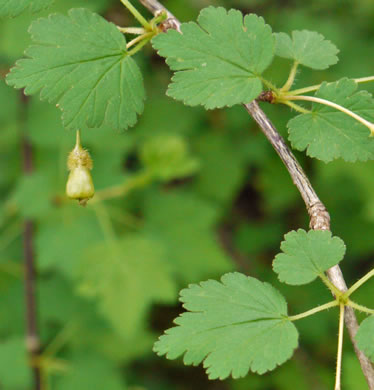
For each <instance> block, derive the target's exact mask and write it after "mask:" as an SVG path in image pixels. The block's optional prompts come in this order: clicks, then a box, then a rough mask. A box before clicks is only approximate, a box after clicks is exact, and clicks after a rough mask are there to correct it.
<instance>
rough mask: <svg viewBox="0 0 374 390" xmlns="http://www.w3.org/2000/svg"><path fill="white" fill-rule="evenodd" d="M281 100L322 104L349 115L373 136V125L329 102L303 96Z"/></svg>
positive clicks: (286, 97) (285, 97) (287, 97)
mask: <svg viewBox="0 0 374 390" xmlns="http://www.w3.org/2000/svg"><path fill="white" fill-rule="evenodd" d="M282 99H285V100H306V101H309V102H313V103H318V104H324V105H325V106H329V107H332V108H335V109H336V110H338V111H341V112H343V113H344V114H346V115H349V116H350V117H352V118H354V119H356V120H357V121H358V122H360V123H362V124H363V125H364V126H366V127H367V128H368V129H369V130H370V132H371V135H372V136H374V123H371V122H369V121H367V120H366V119H364V118H362V117H361V116H359V115H357V114H355V113H354V112H352V111H350V110H348V109H347V108H345V107H342V106H340V105H339V104H336V103H333V102H330V101H329V100H326V99H321V98H317V97H315V96H305V95H298V96H284V97H282Z"/></svg>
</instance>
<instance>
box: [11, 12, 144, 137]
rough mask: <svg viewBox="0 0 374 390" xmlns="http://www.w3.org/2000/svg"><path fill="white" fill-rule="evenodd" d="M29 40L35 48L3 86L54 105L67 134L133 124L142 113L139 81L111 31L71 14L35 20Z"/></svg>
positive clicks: (97, 20) (90, 16)
mask: <svg viewBox="0 0 374 390" xmlns="http://www.w3.org/2000/svg"><path fill="white" fill-rule="evenodd" d="M30 34H31V36H32V39H33V41H34V43H35V45H32V46H30V47H29V48H28V49H27V50H26V52H25V54H26V57H28V58H26V59H21V60H19V61H17V63H16V66H15V67H14V68H12V70H11V72H10V73H9V74H8V75H7V83H8V84H9V85H12V86H14V87H15V88H25V94H27V95H32V94H35V93H37V92H39V91H40V98H41V100H48V101H49V102H50V103H52V102H53V103H57V106H58V107H59V108H60V109H61V111H62V112H63V114H62V120H63V123H64V126H65V127H68V128H73V129H77V128H81V127H84V126H86V125H87V126H88V127H101V126H102V125H107V126H109V127H112V128H115V129H125V128H127V127H129V126H132V125H134V124H135V123H136V121H137V114H140V113H141V112H142V111H143V100H144V87H143V80H142V75H141V73H140V70H139V68H138V66H137V65H136V63H135V62H134V60H133V59H132V58H131V57H130V55H129V54H128V52H127V49H126V40H125V38H124V36H123V35H122V34H121V33H120V32H119V30H118V29H117V27H116V26H115V25H113V24H112V23H109V22H107V21H106V20H105V19H103V18H102V17H101V16H99V15H97V14H94V13H92V12H90V11H88V10H86V9H72V10H70V11H69V14H68V16H64V15H60V14H53V15H50V16H49V17H48V18H43V19H38V20H37V21H35V22H34V23H33V24H32V25H31V27H30Z"/></svg>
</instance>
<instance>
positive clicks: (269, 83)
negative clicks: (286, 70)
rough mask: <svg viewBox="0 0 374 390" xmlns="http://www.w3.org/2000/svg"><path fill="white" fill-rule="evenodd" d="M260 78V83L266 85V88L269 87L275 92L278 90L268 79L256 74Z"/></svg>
mask: <svg viewBox="0 0 374 390" xmlns="http://www.w3.org/2000/svg"><path fill="white" fill-rule="evenodd" d="M258 77H259V78H260V80H261V81H262V83H263V84H264V85H266V86H267V87H268V88H270V89H271V90H272V91H274V92H275V93H277V91H278V88H277V87H276V86H275V85H274V84H273V83H272V82H270V81H269V80H266V79H264V78H262V77H261V76H258Z"/></svg>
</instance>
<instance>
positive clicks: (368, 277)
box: [345, 269, 374, 297]
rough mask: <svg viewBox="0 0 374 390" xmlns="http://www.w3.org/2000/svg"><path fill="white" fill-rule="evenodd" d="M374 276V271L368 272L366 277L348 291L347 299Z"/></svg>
mask: <svg viewBox="0 0 374 390" xmlns="http://www.w3.org/2000/svg"><path fill="white" fill-rule="evenodd" d="M373 276H374V269H372V270H371V271H370V272H368V273H367V274H366V275H365V276H363V277H362V278H361V279H360V280H358V281H357V282H356V283H355V284H354V285H353V286H351V288H349V289H348V291H347V292H346V293H345V295H346V296H347V297H349V296H350V295H351V294H352V293H353V292H355V291H356V290H357V289H358V288H359V287H361V286H362V285H363V284H364V283H366V282H367V281H368V280H369V279H370V278H371V277H373Z"/></svg>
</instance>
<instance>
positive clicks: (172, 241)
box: [144, 191, 233, 284]
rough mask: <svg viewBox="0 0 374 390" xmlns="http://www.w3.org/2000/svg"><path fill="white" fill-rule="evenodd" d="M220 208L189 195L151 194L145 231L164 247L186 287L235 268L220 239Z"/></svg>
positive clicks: (146, 211) (174, 193) (148, 197)
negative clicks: (218, 224) (188, 284)
mask: <svg viewBox="0 0 374 390" xmlns="http://www.w3.org/2000/svg"><path fill="white" fill-rule="evenodd" d="M217 211H218V210H217V208H216V207H214V206H213V205H212V204H211V203H208V202H207V201H204V200H203V199H201V198H200V197H198V196H196V195H194V194H190V193H187V192H182V191H180V192H176V191H174V192H169V193H167V192H163V193H157V192H156V191H154V192H153V193H149V195H148V196H147V198H146V202H145V208H144V216H145V219H144V222H145V223H144V232H145V233H146V234H147V235H148V236H149V237H152V238H154V239H156V240H158V241H160V242H162V243H163V244H164V247H165V249H166V256H167V259H168V261H169V262H170V266H171V267H172V270H173V272H174V274H175V275H176V276H177V278H178V279H179V280H181V281H182V282H183V283H184V284H187V283H191V282H198V281H199V280H201V279H203V278H209V277H213V276H216V275H222V274H223V273H225V272H228V271H231V270H232V269H233V264H232V262H231V259H230V258H229V256H228V255H227V253H225V251H224V249H223V248H222V245H221V244H220V243H219V241H218V239H217V235H216V233H215V231H214V226H215V224H216V220H217V218H218V214H217Z"/></svg>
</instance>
